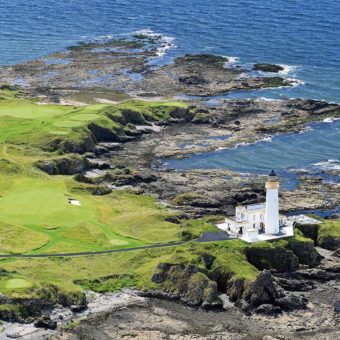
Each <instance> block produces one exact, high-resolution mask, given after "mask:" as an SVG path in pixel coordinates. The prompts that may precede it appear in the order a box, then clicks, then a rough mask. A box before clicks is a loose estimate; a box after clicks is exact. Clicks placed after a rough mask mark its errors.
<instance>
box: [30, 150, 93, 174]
mask: <svg viewBox="0 0 340 340" xmlns="http://www.w3.org/2000/svg"><path fill="white" fill-rule="evenodd" d="M35 166H36V167H37V168H39V169H40V170H42V171H45V172H47V173H48V174H49V175H75V174H78V173H81V172H84V171H86V170H88V169H90V168H91V167H92V165H91V163H90V162H89V161H88V160H87V159H86V158H84V157H82V156H79V155H69V156H66V157H61V158H55V159H51V160H48V161H37V162H36V163H35Z"/></svg>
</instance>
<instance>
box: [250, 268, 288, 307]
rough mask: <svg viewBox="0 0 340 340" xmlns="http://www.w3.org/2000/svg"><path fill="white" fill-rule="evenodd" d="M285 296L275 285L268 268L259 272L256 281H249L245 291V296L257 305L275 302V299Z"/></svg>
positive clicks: (252, 303) (253, 304)
mask: <svg viewBox="0 0 340 340" xmlns="http://www.w3.org/2000/svg"><path fill="white" fill-rule="evenodd" d="M283 296H284V294H283V292H282V291H281V290H280V289H278V287H277V285H275V283H274V281H273V277H272V275H271V273H270V271H268V270H264V271H262V272H261V273H259V274H258V276H257V277H256V280H255V281H253V282H250V283H247V285H246V287H245V291H244V293H243V298H244V299H245V300H246V301H247V302H248V303H249V304H251V305H252V306H255V307H257V306H260V305H263V304H275V301H276V300H277V299H278V298H281V297H283Z"/></svg>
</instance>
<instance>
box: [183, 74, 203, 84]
mask: <svg viewBox="0 0 340 340" xmlns="http://www.w3.org/2000/svg"><path fill="white" fill-rule="evenodd" d="M178 81H179V82H180V83H182V84H184V85H201V84H205V83H206V80H205V79H204V78H203V77H200V76H195V75H192V76H183V77H179V78H178Z"/></svg>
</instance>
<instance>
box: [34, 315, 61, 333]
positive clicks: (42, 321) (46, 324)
mask: <svg viewBox="0 0 340 340" xmlns="http://www.w3.org/2000/svg"><path fill="white" fill-rule="evenodd" d="M34 327H37V328H45V329H52V330H54V329H56V328H57V322H56V321H52V320H51V319H50V317H49V316H46V315H44V316H42V317H41V318H39V319H38V320H36V321H35V322H34Z"/></svg>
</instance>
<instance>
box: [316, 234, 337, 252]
mask: <svg viewBox="0 0 340 340" xmlns="http://www.w3.org/2000/svg"><path fill="white" fill-rule="evenodd" d="M318 245H319V246H320V247H321V248H325V249H328V250H337V249H339V248H340V237H334V236H331V235H326V236H320V237H319V238H318Z"/></svg>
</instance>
